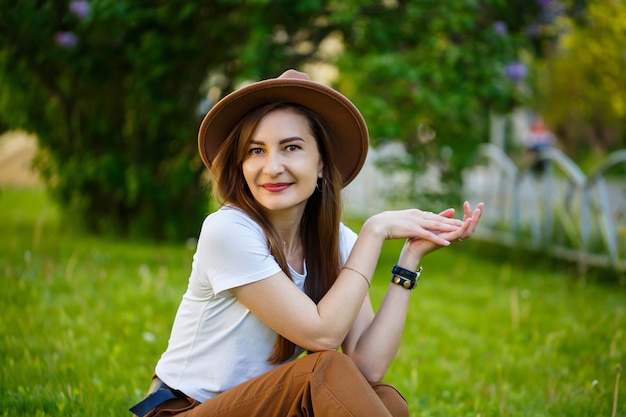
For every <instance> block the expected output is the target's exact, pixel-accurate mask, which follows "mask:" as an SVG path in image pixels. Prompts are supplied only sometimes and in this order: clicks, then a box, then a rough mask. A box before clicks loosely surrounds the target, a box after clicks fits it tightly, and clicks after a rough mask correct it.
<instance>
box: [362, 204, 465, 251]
mask: <svg viewBox="0 0 626 417" xmlns="http://www.w3.org/2000/svg"><path fill="white" fill-rule="evenodd" d="M450 210H451V212H450ZM444 213H448V214H447V215H445V214H444ZM453 215H454V209H448V210H446V211H444V212H443V213H441V214H435V213H431V212H428V211H421V210H418V209H409V210H397V211H385V212H382V213H379V214H376V215H374V216H372V217H370V218H369V219H368V220H367V221H366V222H365V224H364V225H363V228H364V229H365V228H367V229H369V230H375V231H376V233H377V234H379V236H382V237H383V239H385V240H391V239H418V238H419V239H423V240H426V241H429V242H432V243H433V244H435V245H438V246H448V245H450V243H451V241H450V240H448V239H447V238H446V237H447V236H448V235H450V236H453V237H455V236H456V235H458V231H459V230H460V229H461V228H463V227H464V222H463V221H461V220H458V219H453V218H452V216H453Z"/></svg>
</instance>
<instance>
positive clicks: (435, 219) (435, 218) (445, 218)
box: [422, 208, 463, 230]
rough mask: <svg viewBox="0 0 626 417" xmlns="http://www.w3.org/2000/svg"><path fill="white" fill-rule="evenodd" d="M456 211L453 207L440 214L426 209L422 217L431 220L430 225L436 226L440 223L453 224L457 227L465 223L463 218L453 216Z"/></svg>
mask: <svg viewBox="0 0 626 417" xmlns="http://www.w3.org/2000/svg"><path fill="white" fill-rule="evenodd" d="M454 213H455V210H454V209H453V208H449V209H446V210H444V211H442V212H441V213H439V214H436V213H433V212H431V211H425V212H423V214H422V218H423V219H424V220H427V221H429V222H430V223H429V225H431V226H433V225H435V226H436V225H437V224H438V223H439V224H446V225H452V226H456V227H458V226H461V225H462V224H463V222H462V221H461V220H459V219H454V218H452V216H454ZM447 230H450V229H447Z"/></svg>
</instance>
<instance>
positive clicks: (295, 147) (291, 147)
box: [285, 145, 300, 152]
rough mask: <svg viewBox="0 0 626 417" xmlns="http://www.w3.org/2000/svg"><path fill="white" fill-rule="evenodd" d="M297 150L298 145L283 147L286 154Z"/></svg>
mask: <svg viewBox="0 0 626 417" xmlns="http://www.w3.org/2000/svg"><path fill="white" fill-rule="evenodd" d="M298 149H300V147H299V146H298V145H287V146H286V147H285V150H287V151H288V152H293V151H297V150H298Z"/></svg>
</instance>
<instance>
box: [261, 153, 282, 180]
mask: <svg viewBox="0 0 626 417" xmlns="http://www.w3.org/2000/svg"><path fill="white" fill-rule="evenodd" d="M284 170H285V164H284V161H283V158H282V157H281V155H280V153H278V152H268V153H267V158H266V160H265V166H264V167H263V172H264V173H265V174H266V175H269V176H272V177H275V176H276V175H278V174H280V173H282V172H283V171H284Z"/></svg>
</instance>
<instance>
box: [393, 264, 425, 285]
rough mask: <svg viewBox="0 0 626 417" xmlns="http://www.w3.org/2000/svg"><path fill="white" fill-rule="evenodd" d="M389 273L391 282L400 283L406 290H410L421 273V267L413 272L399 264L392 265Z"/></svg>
mask: <svg viewBox="0 0 626 417" xmlns="http://www.w3.org/2000/svg"><path fill="white" fill-rule="evenodd" d="M391 273H392V274H393V275H391V282H393V283H394V284H398V285H401V286H403V287H404V288H406V289H407V290H412V289H413V288H415V286H416V285H417V282H418V281H419V279H420V276H421V275H422V267H421V266H420V267H419V269H418V270H417V271H415V272H413V271H410V270H408V269H405V268H402V267H401V266H398V265H394V266H393V268H391Z"/></svg>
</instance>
